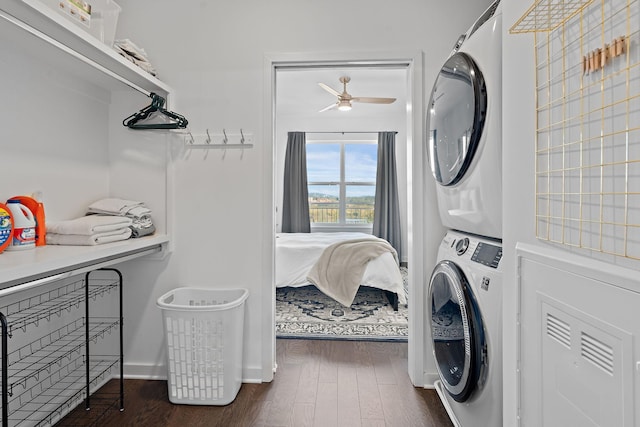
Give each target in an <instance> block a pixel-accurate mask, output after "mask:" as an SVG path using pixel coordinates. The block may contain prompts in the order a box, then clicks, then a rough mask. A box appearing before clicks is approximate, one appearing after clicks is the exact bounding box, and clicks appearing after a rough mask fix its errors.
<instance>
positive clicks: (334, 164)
mask: <svg viewBox="0 0 640 427" xmlns="http://www.w3.org/2000/svg"><path fill="white" fill-rule="evenodd" d="M377 153H378V146H377V144H347V145H346V149H345V181H347V182H375V180H376V169H377ZM307 176H308V180H309V182H328V181H331V182H333V181H340V144H335V143H322V144H307ZM310 191H311V192H320V193H325V194H331V195H336V196H337V192H338V189H337V187H329V186H313V188H311V189H310ZM361 195H370V196H373V195H374V189H373V186H367V187H361V186H350V187H347V196H361Z"/></svg>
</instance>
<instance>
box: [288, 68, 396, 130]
mask: <svg viewBox="0 0 640 427" xmlns="http://www.w3.org/2000/svg"><path fill="white" fill-rule="evenodd" d="M341 76H348V77H350V78H351V81H350V82H349V83H348V84H347V92H348V93H349V94H350V95H351V96H354V97H357V96H361V97H384V98H397V99H396V101H395V102H394V103H392V104H368V103H356V102H354V103H353V108H352V109H351V111H338V110H337V109H335V108H334V109H331V110H328V111H324V112H322V113H320V112H319V111H320V110H321V109H323V108H325V107H327V106H328V105H330V104H332V103H335V102H336V101H337V97H336V96H334V95H332V94H330V93H329V92H327V91H326V90H324V89H323V88H321V87H320V86H319V85H318V83H324V84H326V85H327V86H329V87H331V88H333V89H335V90H336V91H338V92H340V93H342V89H343V88H342V83H341V82H340V81H339V78H340V77H341ZM406 91H407V69H406V67H405V68H399V67H397V66H396V67H393V68H391V67H380V66H376V67H373V66H371V67H363V66H358V67H351V68H349V67H336V66H334V67H332V68H295V69H289V68H285V69H279V70H278V72H277V79H276V111H277V115H278V116H279V117H282V116H301V117H310V116H311V117H314V116H318V117H321V118H325V119H330V118H332V117H333V118H337V117H340V118H345V117H352V118H354V119H355V118H361V117H368V118H373V117H375V116H377V115H387V116H388V115H405V114H406V111H407V105H406V104H407V99H406Z"/></svg>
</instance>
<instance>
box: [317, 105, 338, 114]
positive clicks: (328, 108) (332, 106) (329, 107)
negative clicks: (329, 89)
mask: <svg viewBox="0 0 640 427" xmlns="http://www.w3.org/2000/svg"><path fill="white" fill-rule="evenodd" d="M337 106H338V103H337V102H334V103H333V104H331V105H327V106H326V107H324V108H323V109H322V110H320V111H318V113H322V112H324V111H327V110H331V109H332V108H336V107H337Z"/></svg>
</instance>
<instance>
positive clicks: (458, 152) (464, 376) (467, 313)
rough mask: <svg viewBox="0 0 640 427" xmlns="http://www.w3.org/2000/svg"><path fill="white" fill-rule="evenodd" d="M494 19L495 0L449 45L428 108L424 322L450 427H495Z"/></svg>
mask: <svg viewBox="0 0 640 427" xmlns="http://www.w3.org/2000/svg"><path fill="white" fill-rule="evenodd" d="M501 32H502V15H501V7H500V1H499V0H497V1H495V2H494V3H492V4H491V6H490V7H489V8H488V9H487V10H486V11H485V12H484V13H483V14H482V16H481V17H480V18H479V19H478V20H477V21H476V22H475V23H474V25H473V26H472V27H471V28H470V29H469V31H467V33H465V34H464V35H462V36H460V38H459V39H458V41H457V43H456V45H455V47H454V50H453V52H452V53H451V55H450V56H449V58H448V59H447V61H446V62H445V63H444V65H443V66H442V69H441V70H440V73H439V74H438V77H437V79H436V81H435V83H434V86H433V89H432V92H431V98H430V101H429V113H428V114H429V116H428V154H429V162H430V166H431V172H432V174H433V176H434V177H435V179H436V181H437V191H436V193H437V197H438V208H439V212H440V218H441V220H442V223H443V224H444V226H445V227H447V228H448V231H447V233H446V236H445V237H444V239H443V240H442V242H441V244H440V248H439V250H438V261H437V264H436V267H435V269H434V270H433V273H432V274H431V279H430V281H429V284H428V292H427V293H426V295H427V310H426V312H427V317H428V319H429V323H430V330H431V334H432V341H431V343H430V344H431V345H432V350H433V355H434V357H435V361H436V366H437V369H438V374H439V377H440V379H439V380H438V381H436V383H435V387H436V390H437V392H438V395H439V396H440V399H441V400H442V403H443V404H444V406H445V408H446V410H447V412H448V414H449V416H450V418H451V420H452V422H453V423H454V425H456V426H461V427H474V426H487V427H493V426H501V425H502V269H501V264H500V261H501V258H502V243H501V239H502V182H501V181H502V172H501V171H502V138H501V135H502V130H501V128H502V108H501V103H502V72H501V68H502V35H501Z"/></svg>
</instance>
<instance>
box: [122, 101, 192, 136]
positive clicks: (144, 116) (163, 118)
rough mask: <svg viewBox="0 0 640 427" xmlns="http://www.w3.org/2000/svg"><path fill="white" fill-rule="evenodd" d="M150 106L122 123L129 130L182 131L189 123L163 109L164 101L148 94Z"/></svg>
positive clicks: (176, 114)
mask: <svg viewBox="0 0 640 427" xmlns="http://www.w3.org/2000/svg"><path fill="white" fill-rule="evenodd" d="M149 97H150V98H151V104H150V105H148V106H147V107H145V108H143V109H142V110H140V111H138V112H137V113H135V114H132V115H130V116H129V117H127V118H126V119H124V120H123V121H122V124H123V125H124V126H127V127H128V128H131V129H184V128H186V127H187V124H188V123H189V122H188V121H187V119H186V118H185V117H184V116H181V115H180V114H178V113H174V112H173V111H168V110H165V109H164V103H165V100H164V98H163V97H161V96H160V95H156V94H155V93H150V94H149Z"/></svg>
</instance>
